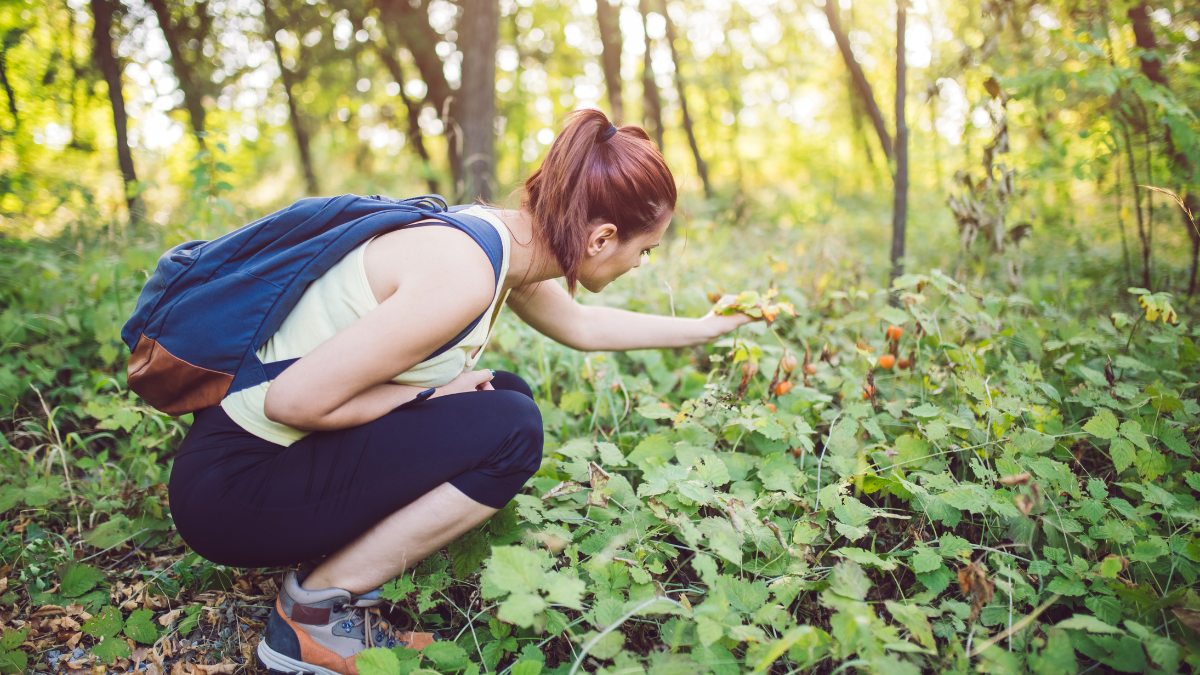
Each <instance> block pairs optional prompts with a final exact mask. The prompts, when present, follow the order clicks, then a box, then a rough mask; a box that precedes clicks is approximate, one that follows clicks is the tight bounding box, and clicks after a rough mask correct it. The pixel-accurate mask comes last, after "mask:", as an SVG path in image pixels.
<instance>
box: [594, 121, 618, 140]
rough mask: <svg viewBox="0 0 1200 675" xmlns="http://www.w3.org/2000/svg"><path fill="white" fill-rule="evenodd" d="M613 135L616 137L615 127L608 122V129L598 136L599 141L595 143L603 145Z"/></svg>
mask: <svg viewBox="0 0 1200 675" xmlns="http://www.w3.org/2000/svg"><path fill="white" fill-rule="evenodd" d="M615 135H617V127H615V126H613V124H612V123H611V122H609V124H608V128H607V129H605V130H604V133H602V134H600V140H599V141H597V142H598V143H603V142H604V141H607V140H608V139H610V138H612V137H613V136H615Z"/></svg>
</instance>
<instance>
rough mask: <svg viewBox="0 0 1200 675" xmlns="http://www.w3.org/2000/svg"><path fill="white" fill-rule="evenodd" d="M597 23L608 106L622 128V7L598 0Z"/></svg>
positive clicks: (623, 111)
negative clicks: (601, 47)
mask: <svg viewBox="0 0 1200 675" xmlns="http://www.w3.org/2000/svg"><path fill="white" fill-rule="evenodd" d="M596 23H597V24H599V25H600V44H601V45H602V46H603V51H602V52H601V54H600V63H601V64H602V65H603V66H604V87H605V89H607V90H608V105H609V107H611V108H612V122H613V124H615V125H617V126H621V122H622V120H624V119H625V103H624V99H622V98H621V49H622V46H623V45H622V41H621V6H620V5H617V6H615V7H614V6H613V5H611V4H609V1H608V0H596Z"/></svg>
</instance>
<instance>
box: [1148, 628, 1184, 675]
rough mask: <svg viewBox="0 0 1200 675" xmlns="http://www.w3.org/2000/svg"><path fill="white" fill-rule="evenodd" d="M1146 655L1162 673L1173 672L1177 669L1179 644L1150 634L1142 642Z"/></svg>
mask: <svg viewBox="0 0 1200 675" xmlns="http://www.w3.org/2000/svg"><path fill="white" fill-rule="evenodd" d="M1142 645H1143V646H1144V647H1145V648H1146V655H1147V656H1149V657H1150V660H1151V661H1153V662H1154V665H1156V666H1158V669H1159V670H1161V671H1162V672H1164V673H1174V672H1176V671H1177V670H1178V669H1179V645H1177V644H1175V642H1174V641H1173V640H1168V639H1166V638H1162V637H1159V636H1157V635H1152V636H1150V637H1149V638H1147V639H1146V640H1144V641H1143V642H1142Z"/></svg>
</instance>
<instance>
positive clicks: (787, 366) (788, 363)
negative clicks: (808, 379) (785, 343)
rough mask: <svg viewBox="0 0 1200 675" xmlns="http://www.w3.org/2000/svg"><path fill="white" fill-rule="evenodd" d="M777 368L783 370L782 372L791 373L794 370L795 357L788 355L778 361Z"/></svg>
mask: <svg viewBox="0 0 1200 675" xmlns="http://www.w3.org/2000/svg"><path fill="white" fill-rule="evenodd" d="M779 366H780V367H781V368H783V372H785V373H791V372H792V371H793V370H795V369H796V357H795V356H792V355H791V354H788V355H787V356H785V357H783V358H782V359H781V360H780V361H779Z"/></svg>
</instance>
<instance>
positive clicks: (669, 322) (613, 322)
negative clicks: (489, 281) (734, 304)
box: [508, 281, 752, 352]
mask: <svg viewBox="0 0 1200 675" xmlns="http://www.w3.org/2000/svg"><path fill="white" fill-rule="evenodd" d="M508 306H509V307H510V308H512V310H513V312H515V313H516V314H517V316H519V317H521V320H523V321H524V322H525V323H528V324H529V325H530V326H533V328H534V329H535V330H537V331H538V332H539V333H542V334H543V335H545V336H547V337H549V338H550V339H552V340H554V341H556V342H560V343H562V344H564V345H566V346H568V347H571V348H572V349H578V350H580V351H589V352H591V351H625V350H629V349H662V348H668V347H688V346H691V345H699V344H706V343H709V342H712V341H713V340H716V339H717V338H719V337H721V336H722V335H724V334H726V333H728V332H729V331H731V330H734V329H735V328H737V327H738V326H741V325H743V324H746V323H749V322H750V321H752V319H751V318H750V317H748V316H746V315H744V314H735V315H733V316H721V315H717V314H711V313H709V314H707V315H705V316H703V317H700V318H698V319H684V318H675V317H669V316H658V315H654V314H642V313H639V312H630V311H627V310H624V309H615V308H612V307H589V306H586V305H581V304H579V303H577V302H575V300H573V299H572V298H571V296H570V295H568V294H567V292H566V291H565V290H563V288H562V287H561V286H559V285H558V284H557V283H555V282H553V281H543V282H540V283H538V284H536V285H534V286H533V287H532V288H521V289H516V290H514V291H513V292H512V294H511V295H509V300H508Z"/></svg>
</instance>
